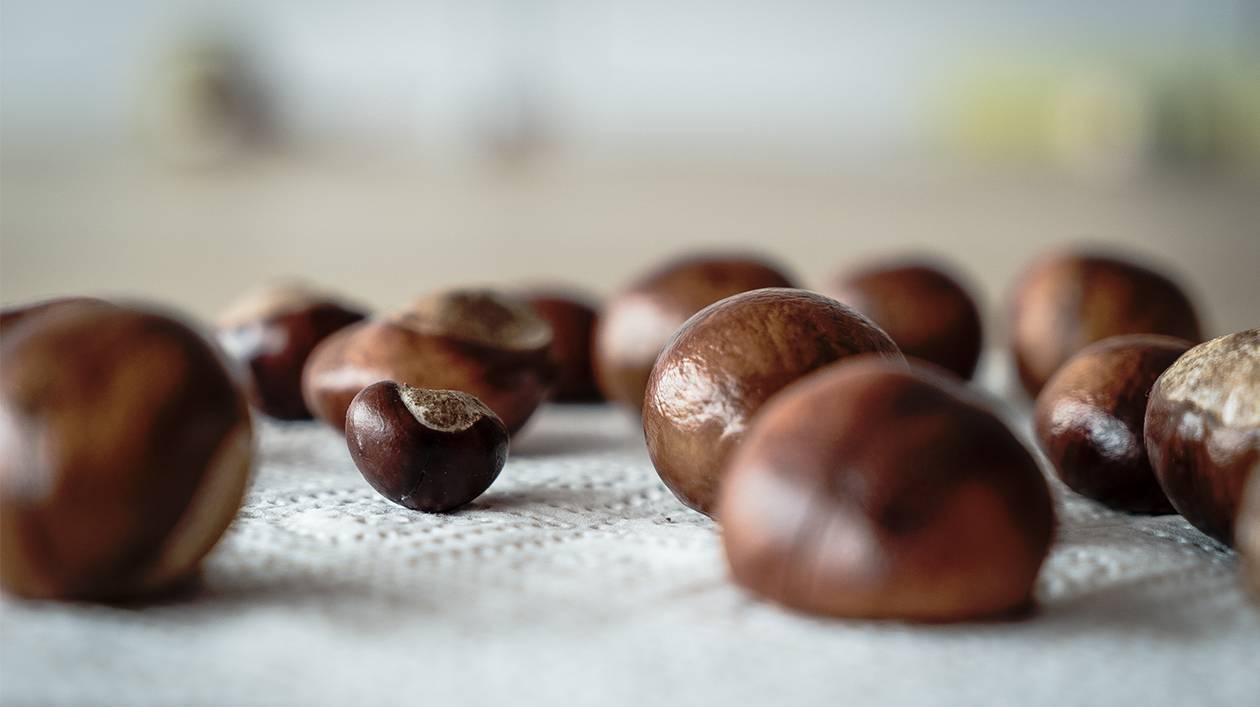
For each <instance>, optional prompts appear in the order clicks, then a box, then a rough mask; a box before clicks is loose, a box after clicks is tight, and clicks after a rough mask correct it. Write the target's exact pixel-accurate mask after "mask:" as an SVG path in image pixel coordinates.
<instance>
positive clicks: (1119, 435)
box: [1034, 334, 1193, 513]
mask: <svg viewBox="0 0 1260 707" xmlns="http://www.w3.org/2000/svg"><path fill="white" fill-rule="evenodd" d="M1192 345H1193V344H1191V343H1190V342H1189V341H1186V340H1185V339H1174V338H1172V337H1169V336H1156V335H1154V334H1130V335H1128V336H1113V337H1111V338H1109V339H1103V340H1102V341H1099V342H1097V343H1094V344H1090V345H1089V346H1087V347H1085V348H1084V349H1082V350H1081V351H1080V352H1078V353H1077V354H1076V355H1075V356H1073V357H1072V358H1070V359H1068V361H1067V363H1065V364H1063V366H1062V367H1060V368H1059V370H1058V372H1056V373H1055V374H1054V376H1052V377H1051V378H1050V382H1048V383H1047V384H1046V387H1044V388H1042V389H1041V393H1040V394H1039V395H1038V396H1037V409H1036V413H1035V415H1034V421H1035V427H1036V434H1037V440H1038V442H1039V443H1040V445H1041V449H1042V450H1043V451H1044V452H1045V453H1046V456H1047V457H1048V458H1049V459H1050V462H1051V464H1053V465H1054V469H1055V472H1056V473H1057V474H1058V477H1059V479H1061V480H1062V481H1063V483H1065V484H1067V485H1068V487H1069V488H1071V489H1072V490H1073V491H1075V492H1077V493H1079V494H1081V495H1082V496H1088V497H1089V498H1092V499H1094V500H1096V501H1099V502H1101V503H1103V504H1106V505H1107V506H1110V507H1112V508H1115V509H1117V510H1121V511H1129V512H1132V513H1172V512H1173V507H1172V505H1171V504H1170V503H1169V502H1168V498H1167V497H1166V496H1164V491H1163V489H1161V488H1160V487H1159V481H1157V480H1156V479H1155V472H1153V471H1151V463H1150V461H1149V460H1148V459H1147V457H1146V442H1145V440H1144V437H1143V425H1144V421H1145V419H1146V396H1147V395H1148V394H1149V393H1150V392H1151V386H1152V385H1154V384H1155V379H1156V378H1159V376H1160V374H1161V373H1163V372H1164V370H1165V369H1167V368H1168V367H1169V366H1171V365H1172V364H1173V361H1176V360H1177V358H1178V357H1180V356H1181V355H1182V354H1183V353H1185V352H1186V350H1187V349H1189V348H1190V347H1191V346H1192Z"/></svg>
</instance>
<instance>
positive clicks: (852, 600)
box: [718, 357, 1055, 622]
mask: <svg viewBox="0 0 1260 707" xmlns="http://www.w3.org/2000/svg"><path fill="white" fill-rule="evenodd" d="M718 509H719V515H720V517H721V520H722V543H723V547H724V548H725V551H726V558H727V562H728V563H729V565H730V570H731V573H732V576H733V578H734V580H735V581H736V582H737V583H738V584H740V585H742V586H743V587H745V588H747V589H748V590H750V591H752V592H753V593H755V594H757V595H760V596H762V597H765V598H768V599H770V600H772V601H775V602H778V603H780V604H783V605H785V606H788V607H791V608H794V609H798V610H800V611H805V612H809V613H813V614H822V615H827V616H838V617H852V618H864V619H900V620H909V621H930V622H942V621H965V620H969V619H980V618H988V617H998V616H1004V615H1010V614H1013V613H1015V612H1019V611H1022V610H1024V609H1026V608H1027V607H1029V606H1030V605H1031V597H1032V591H1033V584H1034V582H1035V581H1036V579H1037V573H1038V571H1039V568H1040V567H1041V564H1042V562H1043V561H1044V560H1045V558H1046V555H1047V553H1048V552H1049V549H1050V543H1051V539H1052V536H1053V534H1054V526H1055V519H1054V508H1053V505H1052V503H1051V497H1050V492H1049V489H1048V488H1047V486H1046V481H1045V478H1044V477H1043V476H1042V475H1041V472H1040V470H1039V469H1038V466H1037V462H1036V461H1035V459H1034V458H1033V456H1032V455H1031V453H1030V452H1029V451H1028V450H1027V449H1026V448H1025V447H1024V446H1023V445H1022V444H1021V443H1020V442H1019V440H1018V439H1016V437H1015V435H1014V434H1012V432H1011V431H1010V429H1009V428H1007V426H1006V425H1005V424H1003V422H1002V421H1001V420H1000V419H999V418H998V417H997V416H996V415H995V414H994V413H993V412H992V411H991V410H990V409H989V408H988V406H987V405H986V404H985V403H984V402H982V401H981V400H980V399H979V398H978V397H976V396H975V395H974V394H973V393H971V392H970V391H968V390H967V389H966V388H965V387H964V386H963V385H962V384H961V383H956V382H954V381H953V379H952V378H951V377H947V376H938V375H936V374H934V373H931V372H928V371H926V370H923V369H914V368H906V367H903V366H898V365H896V364H895V363H892V362H888V361H881V360H878V359H874V358H872V357H865V358H864V359H861V360H853V361H845V362H842V363H839V364H836V365H833V366H828V367H827V368H825V369H823V370H821V371H819V372H817V373H814V374H812V375H810V376H806V377H805V378H802V379H801V380H799V381H797V382H796V383H794V384H792V385H791V386H789V387H788V388H786V389H785V390H783V391H782V392H781V393H779V394H778V395H776V396H775V397H774V398H773V399H771V400H770V402H769V403H767V404H766V406H765V408H764V409H763V410H762V412H761V413H760V414H759V415H758V416H757V417H756V418H755V419H754V420H753V424H752V427H751V429H750V430H749V431H748V434H747V437H746V439H745V441H744V443H743V445H741V446H740V448H739V449H738V450H736V452H735V454H734V456H733V457H732V459H731V461H730V465H729V468H728V470H727V474H726V481H725V483H724V484H723V486H722V490H721V492H720V500H719V503H718Z"/></svg>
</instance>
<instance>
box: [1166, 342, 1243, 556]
mask: <svg viewBox="0 0 1260 707" xmlns="http://www.w3.org/2000/svg"><path fill="white" fill-rule="evenodd" d="M1146 453H1147V454H1148V455H1149V456H1150V459H1151V467H1152V468H1154V470H1155V475H1156V477H1157V478H1158V479H1159V483H1160V486H1161V487H1162V488H1163V489H1164V493H1165V494H1167V496H1168V500H1169V501H1171V502H1172V505H1173V507H1174V508H1176V509H1177V512H1178V513H1180V514H1181V515H1183V516H1185V518H1186V520H1188V521H1190V523H1191V524H1193V525H1194V526H1195V527H1196V528H1198V529H1199V530H1202V531H1203V532H1205V533H1207V534H1208V535H1211V536H1212V537H1214V538H1216V539H1217V540H1220V541H1221V542H1224V543H1226V544H1231V543H1232V542H1233V537H1234V522H1235V520H1236V518H1237V516H1238V507H1239V504H1240V503H1241V501H1242V492H1243V486H1244V484H1245V483H1246V482H1247V478H1248V476H1249V475H1251V474H1252V472H1253V471H1254V470H1255V469H1256V468H1257V467H1258V466H1260V329H1249V330H1247V331H1241V332H1238V333H1236V334H1230V335H1228V336H1222V337H1220V338H1217V339H1212V340H1211V341H1208V342H1206V343H1203V344H1200V345H1198V346H1195V347H1194V348H1192V349H1190V350H1189V351H1187V352H1186V353H1185V355H1183V356H1182V357H1181V358H1179V359H1177V362H1176V363H1174V364H1173V365H1172V366H1170V367H1169V368H1168V370H1166V371H1164V374H1163V375H1161V376H1160V377H1159V380H1157V381H1156V382H1155V385H1154V386H1153V387H1152V388H1151V397H1150V401H1149V402H1148V403H1147V406H1146Z"/></svg>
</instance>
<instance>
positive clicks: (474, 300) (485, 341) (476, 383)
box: [302, 290, 553, 433]
mask: <svg viewBox="0 0 1260 707" xmlns="http://www.w3.org/2000/svg"><path fill="white" fill-rule="evenodd" d="M550 346H551V327H549V326H548V325H547V322H546V321H544V320H543V319H542V318H541V317H539V316H538V314H537V313H536V312H535V311H534V310H533V308H531V307H530V306H529V305H528V304H525V303H524V302H523V301H521V300H518V299H515V298H511V297H507V296H505V295H501V294H497V293H494V292H490V291H487V290H453V291H449V292H443V293H439V294H436V295H431V296H429V297H425V298H422V299H420V300H417V301H416V302H414V303H412V304H411V305H410V306H408V307H406V308H404V309H401V310H399V311H397V312H394V313H393V314H390V315H388V316H386V317H384V318H380V319H373V320H369V321H365V322H360V323H358V324H352V325H350V326H348V327H346V328H344V329H342V330H340V331H338V332H336V333H335V334H333V335H332V336H330V337H328V338H327V339H325V340H324V341H323V342H322V343H321V344H320V345H319V346H317V347H316V348H315V351H314V352H312V353H311V356H310V359H309V360H308V361H307V363H306V369H305V371H304V372H303V375H302V396H303V398H304V399H305V400H306V405H307V407H308V408H310V410H311V412H312V413H314V414H315V416H316V417H318V418H319V419H321V420H323V421H324V422H327V423H328V424H330V425H332V426H334V427H337V428H338V429H343V428H344V427H345V421H346V409H347V408H348V407H350V401H351V400H352V399H354V396H355V395H358V393H359V391H360V390H363V389H364V388H366V387H367V386H369V385H371V384H373V383H376V382H377V381H382V380H393V381H399V382H405V383H407V384H408V385H414V386H416V387H420V388H430V389H433V390H459V391H463V392H465V393H468V394H469V395H472V396H474V397H476V398H477V399H479V400H481V401H483V402H484V403H485V404H486V405H487V406H489V408H490V409H491V410H494V412H495V414H496V415H498V416H499V417H500V418H501V419H502V420H503V424H505V425H507V428H508V432H511V433H515V432H516V431H517V430H519V429H520V428H521V427H522V426H523V425H524V424H525V422H526V421H527V420H529V416H530V415H532V414H533V413H534V410H535V409H536V408H537V407H538V405H539V403H541V402H542V400H543V398H544V397H546V395H547V388H548V386H549V385H550V382H551V378H552V376H553V365H552V363H551V361H550V357H549V355H548V349H549V347H550Z"/></svg>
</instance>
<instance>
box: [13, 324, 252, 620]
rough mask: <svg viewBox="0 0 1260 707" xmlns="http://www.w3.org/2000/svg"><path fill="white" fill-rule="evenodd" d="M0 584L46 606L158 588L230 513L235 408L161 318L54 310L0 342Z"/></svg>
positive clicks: (239, 438) (186, 332)
mask: <svg viewBox="0 0 1260 707" xmlns="http://www.w3.org/2000/svg"><path fill="white" fill-rule="evenodd" d="M0 358H3V360H4V365H3V367H0V585H3V587H4V589H5V590H7V591H9V592H12V593H14V594H18V595H22V596H26V597H35V598H46V599H77V600H126V599H135V598H143V597H146V596H148V595H151V594H155V593H158V592H161V591H164V590H167V589H171V588H174V587H175V586H177V585H180V584H182V583H183V582H184V581H185V580H187V579H189V578H190V577H191V576H193V575H194V573H195V572H196V570H197V567H198V565H199V563H200V560H201V558H202V557H203V556H204V555H205V554H206V553H207V552H208V551H209V550H210V548H211V547H212V546H213V545H214V544H215V543H216V542H217V541H218V539H219V537H220V536H221V535H222V534H223V531H224V530H225V529H226V528H227V526H228V524H229V523H230V522H231V521H232V519H233V518H234V517H235V515H236V512H237V509H238V508H239V507H240V504H241V499H242V496H243V494H244V491H245V484H246V481H247V478H248V475H249V469H250V464H251V459H252V456H253V451H252V439H253V433H252V428H251V424H250V415H249V408H248V406H247V405H246V403H245V399H244V397H243V396H242V395H241V393H240V392H239V390H238V389H237V388H236V386H235V385H234V384H233V382H232V379H231V376H230V375H229V373H228V371H227V368H226V367H225V365H224V362H223V361H222V359H221V358H220V356H219V354H218V352H217V351H216V350H215V349H214V348H213V347H212V346H211V345H210V344H209V343H208V342H207V341H206V340H205V339H203V338H202V337H201V336H200V335H199V334H197V333H196V332H194V331H193V330H192V329H190V328H189V327H188V326H186V325H184V324H183V323H181V322H179V321H177V320H175V319H172V318H170V317H169V316H166V315H164V314H158V313H155V312H151V311H148V310H144V309H138V308H133V307H130V306H116V305H110V304H104V303H71V304H63V305H61V306H58V307H56V308H55V309H52V310H50V311H48V312H46V313H44V314H41V315H39V317H38V318H35V319H33V320H31V321H29V322H27V323H23V324H22V326H18V327H15V328H14V329H13V332H12V335H11V336H10V335H8V334H6V335H5V337H4V340H3V344H2V345H0Z"/></svg>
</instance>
